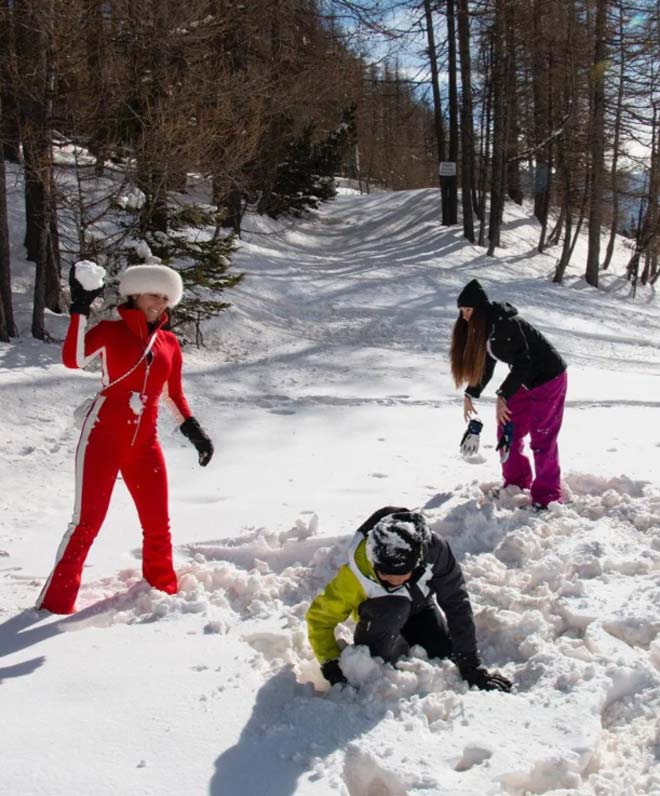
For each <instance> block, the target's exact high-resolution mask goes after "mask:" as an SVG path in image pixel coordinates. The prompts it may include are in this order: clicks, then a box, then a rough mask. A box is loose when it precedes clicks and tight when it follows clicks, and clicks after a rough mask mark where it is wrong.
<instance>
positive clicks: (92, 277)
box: [75, 260, 105, 290]
mask: <svg viewBox="0 0 660 796" xmlns="http://www.w3.org/2000/svg"><path fill="white" fill-rule="evenodd" d="M75 269H76V270H75V275H76V279H77V280H78V282H79V283H80V284H81V285H82V286H83V288H84V289H85V290H98V289H99V288H100V287H103V280H104V279H105V268H102V267H101V266H100V265H97V264H96V263H93V262H92V261H91V260H79V261H78V262H77V263H76V266H75Z"/></svg>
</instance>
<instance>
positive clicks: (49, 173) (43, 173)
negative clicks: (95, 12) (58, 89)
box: [15, 0, 63, 340]
mask: <svg viewBox="0 0 660 796" xmlns="http://www.w3.org/2000/svg"><path fill="white" fill-rule="evenodd" d="M15 14H16V46H17V56H18V62H19V64H20V81H21V83H20V85H19V90H20V92H21V102H20V108H21V114H22V115H21V138H22V140H23V157H24V162H25V217H26V240H25V244H26V248H27V257H28V259H29V260H33V261H34V263H35V265H36V268H35V284H34V305H33V312H32V334H33V336H34V337H36V338H37V339H40V340H43V339H44V338H45V336H46V330H45V326H44V311H45V309H46V307H48V309H50V310H52V311H53V312H61V311H62V309H63V308H62V305H61V295H60V286H59V279H60V273H59V257H58V252H57V250H56V246H57V241H56V239H54V236H53V230H54V226H55V198H54V195H53V194H54V192H53V156H52V143H51V141H52V131H51V117H52V111H51V105H52V91H53V88H52V85H53V80H54V77H53V70H52V55H53V54H52V41H51V31H52V21H53V14H54V11H53V7H52V0H49V2H48V3H43V4H39V5H33V4H32V3H31V2H30V0H16V3H15Z"/></svg>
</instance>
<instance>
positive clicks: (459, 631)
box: [431, 536, 478, 659]
mask: <svg viewBox="0 0 660 796" xmlns="http://www.w3.org/2000/svg"><path fill="white" fill-rule="evenodd" d="M431 544H432V546H433V547H435V548H436V557H435V561H434V563H433V577H432V579H431V585H432V587H433V590H434V592H435V596H436V599H437V600H438V605H439V606H440V608H442V610H443V612H444V614H445V616H446V617H447V625H448V627H449V635H450V636H451V640H452V646H453V649H454V653H457V654H458V655H467V656H474V657H475V658H477V659H478V653H477V634H476V630H475V627H474V616H473V614H472V604H471V603H470V595H469V594H468V590H467V586H466V585H465V579H464V577H463V570H462V569H461V567H460V564H459V563H458V562H457V561H456V559H455V558H454V554H453V553H452V551H451V548H450V547H449V544H448V543H447V542H446V540H445V539H441V538H440V537H438V536H434V537H433V540H432V543H431Z"/></svg>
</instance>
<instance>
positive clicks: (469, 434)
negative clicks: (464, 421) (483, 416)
mask: <svg viewBox="0 0 660 796" xmlns="http://www.w3.org/2000/svg"><path fill="white" fill-rule="evenodd" d="M483 427H484V424H483V423H482V422H481V420H477V419H476V418H473V419H472V420H470V422H469V423H468V427H467V430H466V432H465V434H463V437H462V439H461V453H462V454H463V456H474V455H475V454H476V453H478V452H479V434H481V429H482V428H483Z"/></svg>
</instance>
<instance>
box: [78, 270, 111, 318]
mask: <svg viewBox="0 0 660 796" xmlns="http://www.w3.org/2000/svg"><path fill="white" fill-rule="evenodd" d="M69 287H70V289H71V305H70V307H69V314H70V315H74V314H76V315H85V316H86V317H89V308H90V307H91V306H92V302H93V301H94V299H95V298H98V297H99V296H100V295H101V293H103V290H104V286H103V285H101V287H99V288H97V289H96V290H85V288H84V287H83V286H82V285H81V284H80V282H79V281H78V280H77V279H76V266H75V265H72V266H71V268H70V270H69Z"/></svg>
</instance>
